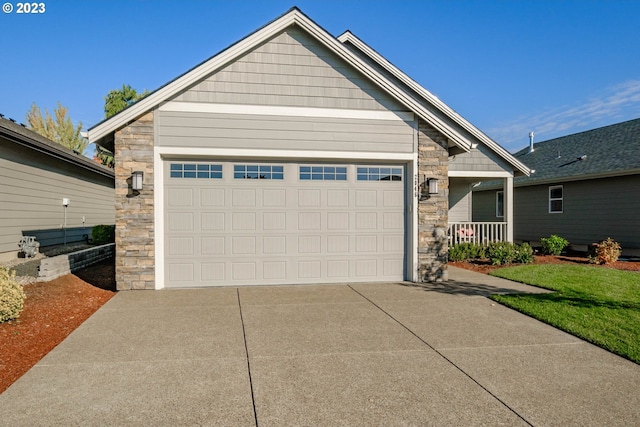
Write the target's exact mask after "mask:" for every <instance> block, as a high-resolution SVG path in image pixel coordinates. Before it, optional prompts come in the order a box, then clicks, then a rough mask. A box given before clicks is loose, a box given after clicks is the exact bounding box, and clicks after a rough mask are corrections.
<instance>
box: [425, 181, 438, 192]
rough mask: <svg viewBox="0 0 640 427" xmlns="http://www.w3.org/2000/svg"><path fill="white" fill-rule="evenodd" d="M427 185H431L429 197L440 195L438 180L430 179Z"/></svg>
mask: <svg viewBox="0 0 640 427" xmlns="http://www.w3.org/2000/svg"><path fill="white" fill-rule="evenodd" d="M427 183H428V185H429V195H433V194H438V180H437V179H436V178H429V179H428V180H427Z"/></svg>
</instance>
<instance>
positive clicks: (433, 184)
mask: <svg viewBox="0 0 640 427" xmlns="http://www.w3.org/2000/svg"><path fill="white" fill-rule="evenodd" d="M437 194H438V179H437V178H427V177H426V176H425V175H423V178H422V184H420V200H427V199H429V198H430V197H431V196H435V195H437Z"/></svg>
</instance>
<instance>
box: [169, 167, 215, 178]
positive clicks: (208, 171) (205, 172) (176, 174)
mask: <svg viewBox="0 0 640 427" xmlns="http://www.w3.org/2000/svg"><path fill="white" fill-rule="evenodd" d="M169 169H170V171H169V176H170V177H171V178H200V179H210V178H213V179H222V165H215V164H205V163H171V165H170V166H169Z"/></svg>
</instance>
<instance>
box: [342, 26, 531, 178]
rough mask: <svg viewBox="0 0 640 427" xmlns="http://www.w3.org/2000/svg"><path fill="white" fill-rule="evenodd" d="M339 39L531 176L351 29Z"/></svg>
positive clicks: (512, 158) (518, 163)
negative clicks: (352, 46)
mask: <svg viewBox="0 0 640 427" xmlns="http://www.w3.org/2000/svg"><path fill="white" fill-rule="evenodd" d="M338 40H339V41H340V42H342V43H345V42H347V41H348V42H349V43H351V44H353V45H354V46H355V47H356V48H358V49H359V50H360V51H362V52H363V53H364V54H365V55H367V56H368V57H369V58H371V59H372V60H374V61H375V62H377V63H378V64H379V65H380V66H381V67H382V68H384V69H385V70H386V71H388V72H389V73H391V74H392V75H393V76H395V77H396V78H397V79H398V80H400V81H401V82H402V83H404V84H406V85H407V86H408V87H410V88H411V89H412V90H414V91H415V92H416V93H418V94H419V95H420V96H422V97H423V98H424V99H425V100H426V101H427V102H429V103H430V104H432V105H434V106H435V107H436V108H438V109H439V110H440V111H442V112H443V113H445V114H446V115H447V116H449V118H451V119H452V120H454V121H455V122H456V123H458V124H459V125H460V126H461V127H462V128H463V129H465V130H466V131H467V132H469V133H470V134H472V135H473V136H474V137H476V138H478V140H480V141H481V142H483V143H484V144H485V145H486V146H487V147H489V148H490V149H492V150H493V151H494V152H495V153H496V154H498V155H499V156H500V157H502V158H503V159H505V160H506V161H507V162H509V163H510V164H511V165H512V166H514V167H515V168H516V169H518V170H519V171H520V172H522V173H523V174H525V175H527V176H529V175H530V174H531V170H530V169H529V168H528V167H527V166H525V165H524V164H523V163H522V162H520V161H519V160H517V159H516V158H515V157H513V155H511V153H509V152H508V151H507V150H505V149H504V148H503V147H502V146H501V145H500V144H498V143H496V142H495V141H493V140H492V139H491V138H489V137H488V136H487V135H485V134H484V133H483V132H482V131H480V130H479V129H478V128H476V127H475V126H473V125H472V124H471V123H469V122H468V121H467V120H466V119H465V118H464V117H462V116H461V115H459V114H458V113H456V112H455V111H454V110H453V109H451V108H450V107H449V106H448V105H446V104H445V103H444V102H442V101H440V99H438V97H437V96H435V95H433V94H432V93H431V92H429V91H428V90H426V89H425V88H424V87H422V86H421V85H420V84H418V83H417V82H416V81H415V80H413V79H412V78H411V77H409V76H408V75H406V74H405V73H403V72H402V71H401V70H400V69H398V68H397V67H396V66H395V65H393V64H392V63H390V62H389V61H387V60H386V59H385V58H384V57H383V56H381V55H380V54H378V53H377V52H376V51H375V50H373V49H372V48H370V47H369V46H368V45H367V44H366V43H364V42H363V41H362V40H360V39H359V38H358V37H356V36H355V35H353V34H352V33H351V32H350V31H346V32H345V33H344V34H342V35H341V36H339V37H338Z"/></svg>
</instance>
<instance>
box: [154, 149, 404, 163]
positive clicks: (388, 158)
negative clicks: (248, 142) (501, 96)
mask: <svg viewBox="0 0 640 427" xmlns="http://www.w3.org/2000/svg"><path fill="white" fill-rule="evenodd" d="M154 153H155V154H156V155H159V156H162V157H171V156H173V157H220V158H231V159H233V158H240V157H245V158H246V157H251V158H256V159H287V160H292V161H300V160H307V161H308V160H324V159H327V160H336V159H338V160H345V161H348V162H350V161H366V160H371V161H377V162H380V161H385V162H398V161H399V162H409V161H411V160H413V157H414V154H413V153H380V152H375V153H372V152H358V151H315V150H313V151H312V150H309V151H303V150H255V149H238V148H207V147H198V148H185V147H155V148H154Z"/></svg>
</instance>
